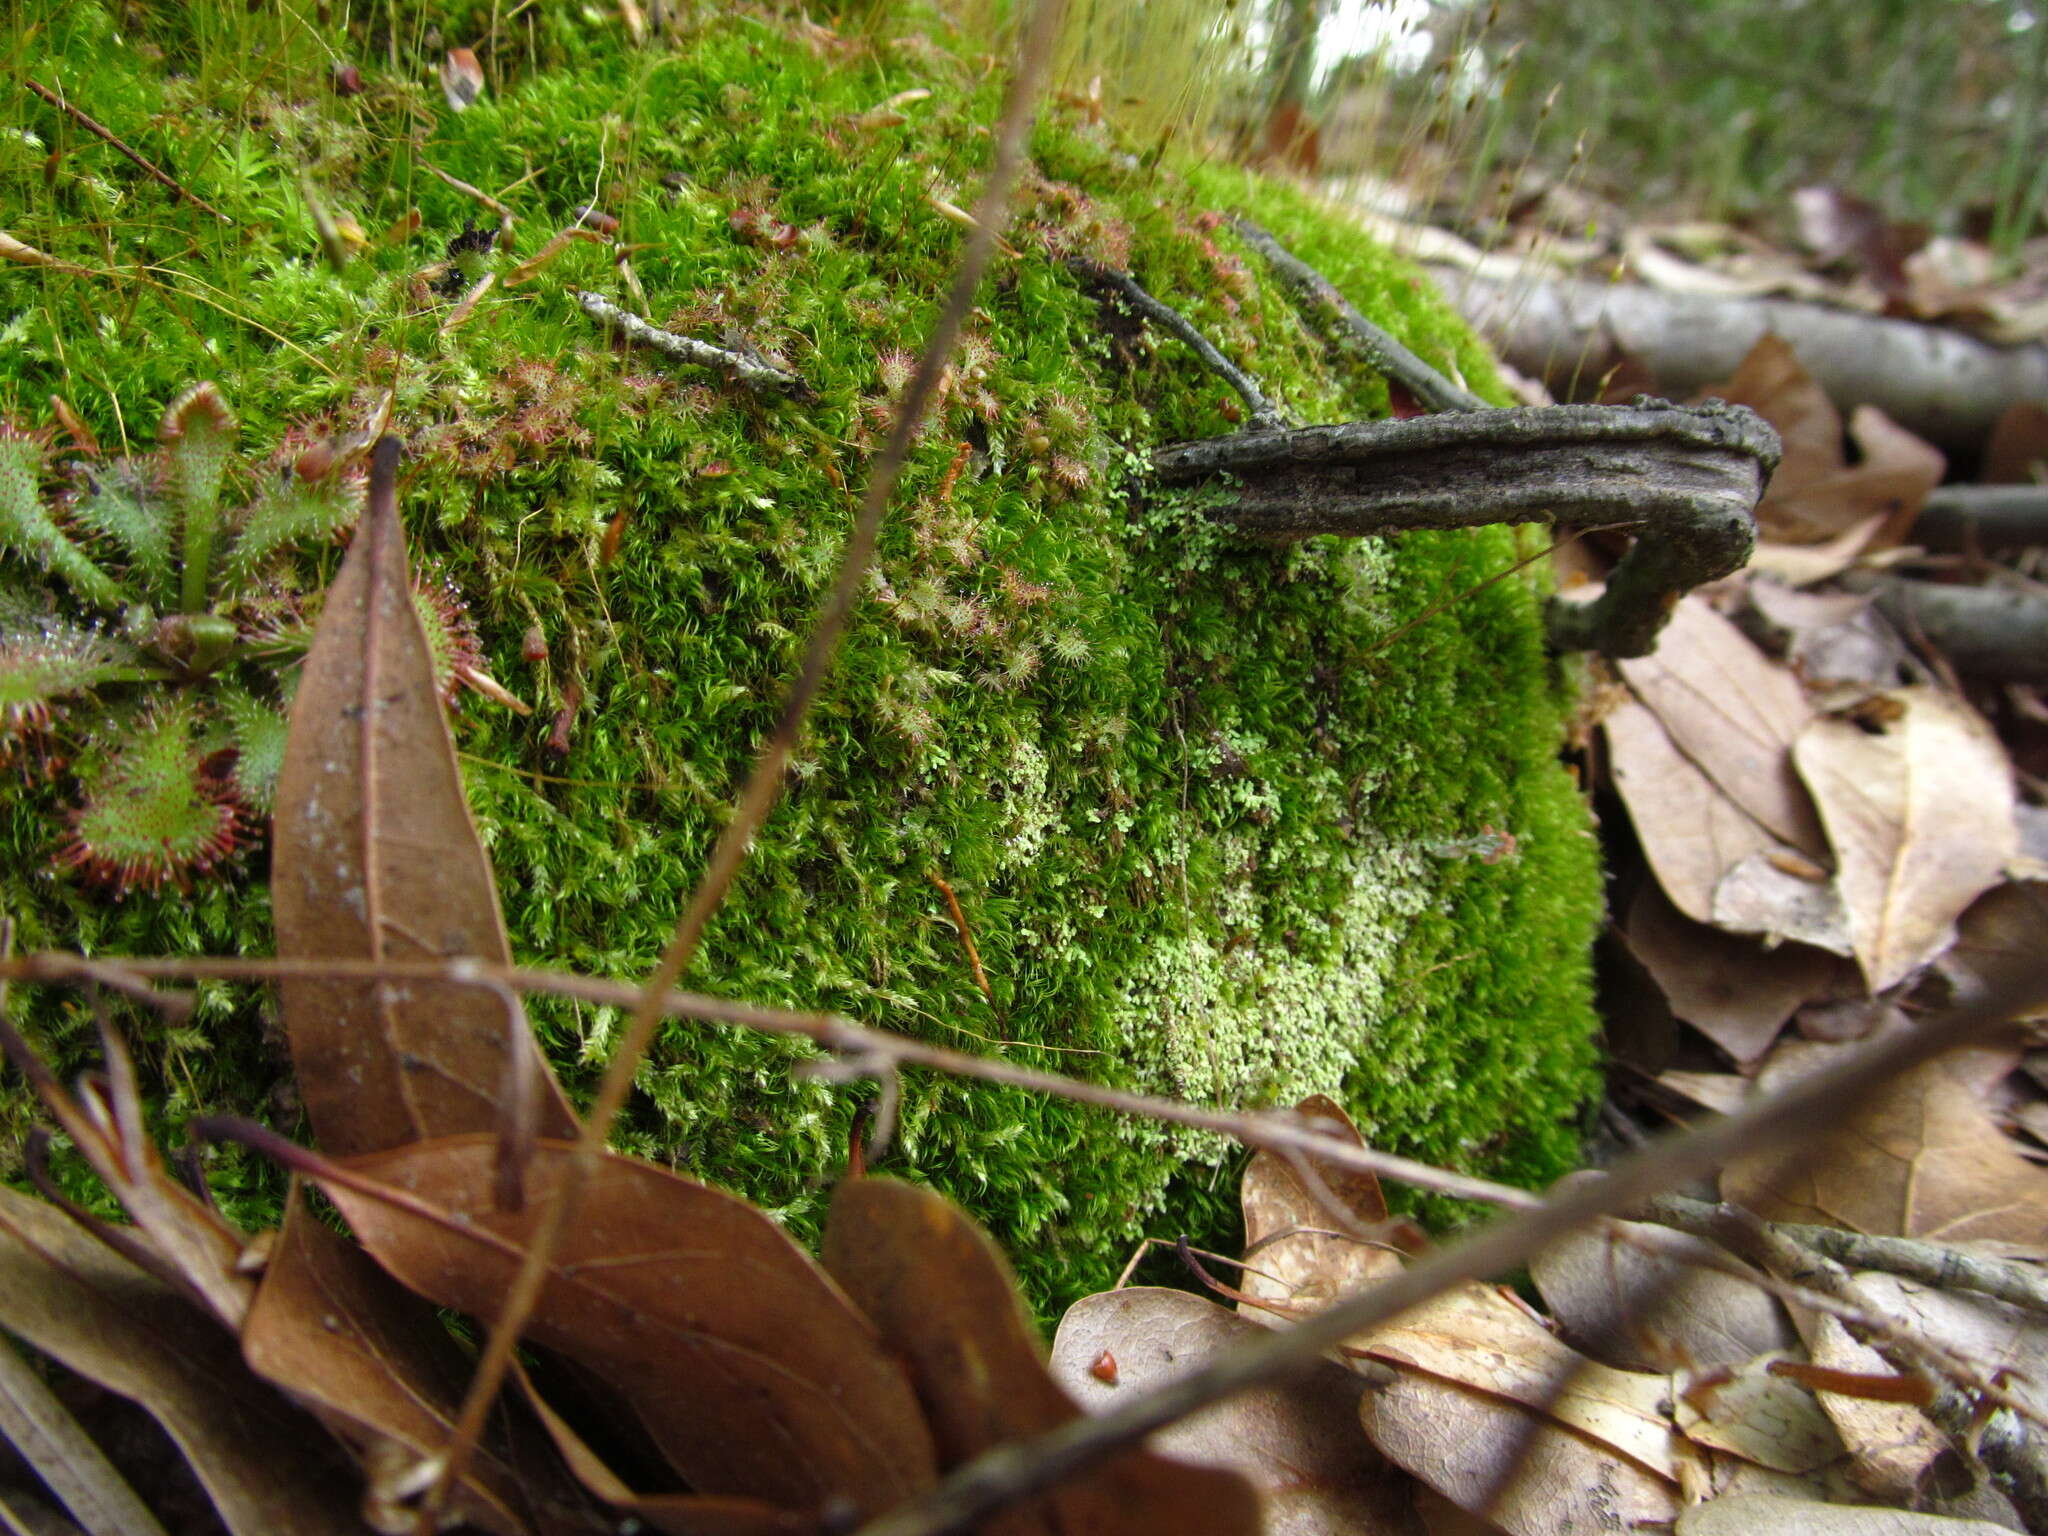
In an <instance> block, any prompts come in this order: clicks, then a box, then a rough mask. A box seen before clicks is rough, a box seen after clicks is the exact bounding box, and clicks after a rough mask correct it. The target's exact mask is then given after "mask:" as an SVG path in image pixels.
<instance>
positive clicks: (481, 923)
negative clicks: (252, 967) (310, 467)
mask: <svg viewBox="0 0 2048 1536" xmlns="http://www.w3.org/2000/svg"><path fill="white" fill-rule="evenodd" d="M397 472H398V442H397V440H396V439H395V438H389V437H387V438H385V439H383V440H382V441H381V442H380V443H379V444H378V445H377V449H376V454H375V458H374V460H373V462H372V466H371V480H370V501H369V508H368V510H367V512H366V513H365V514H364V519H363V523H362V526H361V527H360V528H358V529H357V532H356V537H355V542H354V544H353V545H352V546H351V547H350V549H349V555H348V559H347V560H346V561H345V562H343V565H342V568H341V573H340V575H339V576H337V577H336V579H335V582H334V586H333V587H332V589H331V590H330V591H329V592H328V595H327V602H326V607H325V609H324V611H323V612H322V615H321V620H320V626H319V630H318V632H317V633H316V635H315V638H314V641H313V649H312V652H311V654H309V655H308V656H307V658H306V667H305V675H304V678H303V680H302V681H301V682H300V684H299V691H298V695H297V697H296V699H295V700H294V702H293V705H292V723H291V735H290V738H289V741H288V744H287V746H286V748H285V757H284V767H283V770H282V772H281V774H280V775H279V778H278V787H277V806H278V809H277V820H276V836H275V843H274V850H273V853H272V856H271V900H272V903H273V905H274V907H275V911H276V923H277V947H278V953H279V954H280V955H284V956H294V955H299V956H318V957H321V958H335V957H343V956H347V957H360V958H362V959H366V960H372V961H377V960H387V959H391V960H412V959H421V958H448V957H453V956H468V957H473V958H475V959H478V960H482V961H484V962H486V963H490V964H495V965H505V964H509V963H510V959H511V955H510V950H509V947H508V945H507V942H506V938H505V925H504V921H503V919H502V918H501V917H500V916H499V913H498V896H497V887H496V885H495V884H494V883H493V881H492V877H491V866H490V862H489V860H488V859H487V858H486V857H485V854H484V851H483V845H482V844H481V843H480V842H479V841H478V839H477V835H476V827H475V825H474V823H472V822H471V820H470V816H469V806H468V802H467V801H466V800H465V799H464V798H463V793H462V778H461V773H460V770H459V769H458V768H457V766H456V760H455V746H454V743H453V741H452V740H451V739H450V737H449V734H448V725H447V721H446V719H445V718H444V717H443V715H442V711H441V703H440V699H439V696H438V693H437V690H436V687H435V683H434V671H433V662H432V658H431V656H430V654H429V652H428V650H427V639H426V634H425V632H424V631H423V630H422V629H421V627H420V621H419V616H418V614H417V613H416V612H415V611H414V608H413V600H412V583H411V580H410V578H409V577H408V575H407V572H406V559H405V535H404V530H403V529H402V528H401V527H400V526H399V521H398V496H397V485H396V477H397ZM281 990H282V993H283V998H284V1013H285V1024H286V1029H287V1031H288V1033H289V1035H290V1038H291V1048H292V1059H293V1062H294V1064H295V1065H296V1066H297V1068H298V1080H299V1085H300V1092H301V1093H302V1094H303V1095H304V1097H305V1103H306V1113H307V1115H308V1116H309V1117H310V1118H311V1120H312V1122H313V1130H314V1134H315V1135H316V1136H318V1137H319V1139H320V1143H321V1145H322V1146H324V1147H325V1148H326V1149H327V1150H328V1151H329V1152H332V1153H334V1154H336V1155H337V1156H349V1155H352V1154H355V1153H359V1152H375V1151H381V1150H382V1149H384V1148H386V1147H393V1146H398V1145H401V1144H403V1143H405V1142H409V1141H419V1140H423V1139H425V1138H427V1137H431V1136H449V1135H455V1134H458V1133H460V1132H463V1131H479V1130H488V1129H491V1128H493V1127H494V1126H495V1125H496V1124H497V1123H498V1120H497V1117H498V1108H497V1106H498V1102H499V1096H500V1092H501V1089H502V1087H503V1085H504V1083H505V1082H506V1081H507V1058H508V1052H510V1051H521V1052H527V1053H530V1054H531V1056H532V1058H533V1059H532V1061H531V1063H530V1066H531V1069H532V1075H533V1077H534V1079H535V1080H536V1081H537V1082H538V1083H539V1085H540V1094H541V1102H540V1104H539V1113H538V1117H537V1118H538V1129H539V1132H540V1134H542V1135H548V1136H558V1137H565V1138H566V1137H571V1136H574V1135H575V1134H576V1120H575V1117H574V1116H573V1115H572V1114H571V1113H570V1110H569V1107H568V1103H567V1101H566V1100H564V1099H563V1097H562V1093H561V1089H560V1088H559V1087H558V1086H557V1085H556V1084H555V1082H554V1079H553V1076H552V1074H550V1073H549V1072H548V1070H547V1067H546V1065H545V1064H544V1063H543V1062H542V1061H541V1059H540V1054H539V1048H538V1047H537V1046H536V1045H535V1044H534V1042H533V1040H532V1037H531V1035H530V1034H529V1033H528V1032H527V1030H526V1028H525V1021H524V1018H523V1016H522V1014H521V1011H520V1009H519V1007H518V1004H517V1002H516V1000H512V999H510V997H509V994H507V995H506V996H504V997H499V996H494V995H493V994H492V993H490V992H488V991H484V990H479V989H478V988H475V987H456V986H436V985H434V984H433V983H431V982H411V983H407V984H404V985H399V984H396V983H386V982H376V981H347V980H339V979H334V980H314V979H303V978H298V979H292V980H287V981H285V982H283V983H282V986H281Z"/></svg>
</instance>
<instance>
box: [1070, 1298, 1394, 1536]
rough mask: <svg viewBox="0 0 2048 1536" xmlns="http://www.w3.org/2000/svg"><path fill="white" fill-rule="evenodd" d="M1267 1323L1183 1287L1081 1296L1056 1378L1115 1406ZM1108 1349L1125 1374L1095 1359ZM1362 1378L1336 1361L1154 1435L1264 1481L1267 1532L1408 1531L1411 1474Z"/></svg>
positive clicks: (1186, 1456) (1160, 1443)
mask: <svg viewBox="0 0 2048 1536" xmlns="http://www.w3.org/2000/svg"><path fill="white" fill-rule="evenodd" d="M1259 1333H1260V1327H1259V1325H1258V1324H1257V1323H1255V1322H1254V1321H1253V1320H1252V1319H1251V1318H1250V1317H1248V1316H1240V1315H1238V1314H1237V1313H1234V1312H1232V1311H1230V1310H1228V1309H1227V1308H1224V1307H1220V1306H1218V1305H1217V1304H1216V1303H1214V1302H1212V1301H1208V1300H1205V1299H1204V1298H1202V1297H1200V1296H1192V1295H1190V1294H1188V1293H1187V1292H1186V1291H1168V1290H1160V1289H1155V1288H1153V1287H1149V1286H1132V1287H1130V1288H1128V1289H1125V1290H1120V1291H1101V1292H1098V1293H1097V1294H1095V1295H1093V1296H1084V1297H1082V1298H1081V1300H1079V1301H1077V1302H1075V1303H1074V1305H1073V1306H1071V1307H1069V1308H1068V1309H1067V1315H1066V1316H1065V1317H1064V1318H1062V1319H1061V1320H1060V1328H1059V1334H1058V1336H1057V1337H1056V1338H1055V1339H1054V1340H1053V1346H1052V1374H1053V1377H1054V1379H1055V1380H1057V1381H1058V1382H1059V1383H1060V1385H1061V1386H1063V1387H1065V1388H1066V1389H1067V1391H1068V1392H1069V1393H1071V1394H1072V1395H1073V1397H1074V1400H1075V1401H1076V1402H1078V1403H1079V1404H1080V1405H1081V1406H1082V1408H1084V1409H1086V1410H1087V1411H1088V1412H1090V1413H1107V1412H1108V1411H1109V1410H1110V1409H1112V1408H1116V1407H1119V1406H1121V1405H1122V1404H1123V1403H1125V1402H1126V1401H1128V1400H1129V1398H1130V1397H1131V1396H1132V1395H1133V1394H1134V1393H1139V1392H1146V1391H1150V1390H1152V1389H1153V1388H1156V1387H1160V1386H1164V1385H1165V1384H1166V1383H1167V1382H1169V1381H1173V1380H1175V1379H1176V1378H1178V1377H1180V1376H1184V1375H1186V1374H1187V1373H1188V1372H1190V1371H1192V1370H1195V1369H1197V1368H1198V1367H1200V1366H1202V1365H1204V1364H1206V1363H1208V1361H1209V1360H1210V1359H1211V1358H1212V1357H1213V1356H1215V1355H1216V1354H1217V1353H1219V1352H1220V1351H1222V1350H1225V1349H1228V1348H1229V1347H1231V1346H1232V1345H1234V1344H1238V1343H1242V1342H1243V1341H1244V1340H1245V1339H1247V1338H1255V1337H1257V1336H1259ZM1105 1352H1106V1353H1108V1354H1109V1355H1110V1356H1111V1358H1113V1359H1114V1360H1115V1361H1116V1367H1117V1379H1116V1381H1115V1382H1114V1383H1111V1382H1106V1381H1104V1380H1102V1379H1101V1377H1100V1376H1099V1375H1097V1374H1095V1373H1094V1372H1093V1371H1092V1370H1091V1369H1090V1367H1091V1366H1093V1365H1094V1363H1095V1362H1096V1361H1097V1360H1099V1359H1101V1357H1102V1356H1103V1354H1104V1353H1105ZM1363 1390H1364V1383H1363V1382H1362V1381H1360V1380H1359V1378H1358V1376H1357V1375H1356V1374H1355V1373H1353V1372H1351V1371H1347V1370H1346V1369H1344V1367H1342V1366H1340V1365H1337V1364H1335V1363H1334V1362H1331V1361H1324V1362H1321V1363H1319V1364H1318V1365H1317V1366H1316V1367H1315V1369H1314V1370H1313V1372H1312V1373H1311V1374H1309V1375H1306V1376H1301V1377H1297V1378H1295V1379H1292V1380H1290V1381H1288V1382H1287V1383H1286V1384H1285V1385H1282V1386H1269V1387H1260V1388H1257V1389H1256V1390H1254V1391H1250V1392H1240V1393H1238V1394H1237V1395H1236V1396H1234V1397H1232V1398H1229V1399H1228V1400H1226V1401H1224V1402H1222V1403H1218V1404H1216V1405H1215V1406H1214V1407H1211V1408H1206V1409H1204V1410H1203V1411H1202V1412H1200V1413H1198V1414H1195V1415H1193V1416H1192V1417H1190V1418H1186V1419H1182V1420H1181V1421H1180V1422H1179V1423H1177V1424H1173V1425H1170V1426H1168V1427H1167V1428H1166V1429H1163V1430H1161V1431H1159V1432H1158V1433H1157V1434H1155V1435H1154V1436H1153V1437H1152V1438H1151V1440H1150V1442H1149V1443H1150V1444H1151V1445H1152V1446H1153V1447H1155V1448H1156V1449H1157V1450H1158V1451H1159V1452H1160V1453H1161V1454H1162V1455H1166V1456H1173V1457H1176V1458H1178V1459H1179V1460H1182V1461H1187V1462H1192V1463H1194V1464H1196V1465H1198V1466H1211V1467H1226V1468H1229V1469H1230V1470H1232V1471H1234V1472H1237V1473H1239V1474H1240V1475H1241V1476H1243V1477H1244V1478H1246V1479H1247V1480H1248V1481H1249V1482H1250V1483H1251V1485H1252V1486H1253V1487H1254V1488H1256V1489H1258V1491H1259V1494H1260V1497H1261V1500H1262V1502H1263V1505H1264V1510H1265V1526H1264V1530H1265V1531H1266V1533H1267V1536H1411V1533H1419V1526H1418V1524H1417V1522H1416V1520H1415V1517H1414V1516H1413V1514H1412V1513H1411V1512H1410V1509H1409V1499H1408V1490H1409V1489H1410V1488H1411V1487H1412V1486H1413V1485H1412V1483H1411V1482H1410V1480H1409V1478H1408V1476H1407V1474H1406V1473H1404V1472H1402V1471H1400V1470H1399V1469H1398V1468H1395V1467H1391V1466H1389V1465H1388V1463H1387V1462H1386V1461H1385V1459H1384V1458H1382V1457H1381V1456H1380V1454H1379V1453H1378V1452H1377V1451H1375V1450H1374V1449H1373V1448H1372V1445H1371V1443H1370V1442H1369V1441H1368V1440H1367V1439H1366V1438H1365V1435H1364V1433H1363V1432H1362V1431H1361V1430H1360V1429H1359V1426H1358V1398H1359V1394H1360V1392H1362V1391H1363Z"/></svg>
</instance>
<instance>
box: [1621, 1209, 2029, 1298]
mask: <svg viewBox="0 0 2048 1536" xmlns="http://www.w3.org/2000/svg"><path fill="white" fill-rule="evenodd" d="M1718 1210H1719V1207H1717V1206H1714V1205H1710V1204H1708V1203H1707V1202H1706V1201H1704V1200H1689V1199H1687V1198H1686V1197H1685V1196H1683V1195H1658V1196H1656V1197H1654V1198H1653V1199H1649V1200H1645V1201H1644V1202H1643V1204H1642V1206H1641V1207H1640V1208H1639V1209H1638V1210H1637V1211H1636V1212H1634V1213H1633V1214H1636V1215H1638V1216H1640V1217H1641V1219H1642V1220H1644V1221H1654V1222H1658V1223H1660V1224H1662V1225H1664V1226H1667V1227H1676V1228H1678V1229H1679V1230H1680V1231H1682V1232H1692V1233H1695V1234H1700V1233H1706V1234H1709V1235H1711V1234H1712V1233H1713V1231H1714V1230H1715V1228H1714V1226H1713V1222H1714V1220H1715V1217H1716V1214H1717V1212H1718ZM1764 1225H1765V1226H1767V1227H1769V1228H1770V1229H1771V1230H1772V1231H1774V1232H1777V1233H1779V1234H1781V1235H1782V1236H1784V1237H1788V1238H1790V1239H1791V1240H1792V1241H1793V1242H1795V1243H1798V1244H1799V1245H1800V1246H1801V1247H1805V1248H1811V1249H1812V1250H1813V1251H1814V1252H1815V1253H1818V1254H1821V1255H1822V1256H1824V1257H1826V1258H1830V1259H1833V1260H1834V1261H1835V1262H1836V1263H1838V1264H1846V1265H1848V1266H1849V1268H1851V1269H1878V1270H1883V1271H1884V1272H1885V1273H1886V1274H1888V1275H1897V1276H1898V1277H1899V1278H1900V1279H1902V1280H1916V1281H1918V1282H1919V1283H1920V1284H1922V1285H1931V1286H1934V1287H1935V1288H1937V1289H1938V1290H1944V1291H1957V1290H1961V1291H1977V1292H1979V1293H1981V1294H1982V1295H1985V1296H1994V1297H1996V1298H1997V1299H1998V1300H2000V1301H2004V1302H2010V1303H2011V1304H2012V1305H2013V1306H2016V1307H2025V1308H2026V1309H2027V1310H2028V1311H2030V1312H2048V1275H2043V1274H2042V1273H2041V1271H2040V1270H2039V1269H2037V1268H2036V1267H2035V1266H2033V1265H2031V1264H2020V1263H2016V1262H2014V1261H2013V1260H2010V1259H1998V1258H1992V1257H1990V1256H1988V1255H1979V1254H1974V1253H1966V1252H1964V1251H1963V1250H1962V1249H1960V1248H1951V1247H1948V1246H1947V1245H1946V1244H1943V1243H1931V1242H1927V1241H1925V1240H1924V1239H1920V1238H1912V1237H1881V1236H1872V1235H1870V1234H1867V1233H1863V1232H1845V1231H1843V1230H1842V1229H1841V1228H1840V1227H1816V1226H1808V1225H1806V1224H1804V1223H1801V1222H1792V1221H1772V1222H1765V1223H1764Z"/></svg>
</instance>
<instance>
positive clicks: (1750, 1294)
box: [1529, 1222, 1798, 1371]
mask: <svg viewBox="0 0 2048 1536" xmlns="http://www.w3.org/2000/svg"><path fill="white" fill-rule="evenodd" d="M1615 1225H1616V1226H1618V1227H1619V1228H1620V1229H1621V1231H1622V1233H1623V1234H1628V1233H1641V1234H1642V1235H1644V1236H1645V1237H1648V1238H1655V1237H1658V1236H1660V1235H1661V1234H1663V1233H1664V1232H1665V1229H1663V1228H1656V1229H1647V1228H1644V1227H1642V1226H1641V1225H1640V1224H1639V1223H1636V1222H1617V1223H1616V1224H1615ZM1730 1262H1733V1259H1732V1256H1731V1259H1730ZM1529 1270H1530V1273H1531V1274H1532V1275H1533V1276H1534V1277H1535V1280H1536V1288H1537V1290H1538V1291H1539V1292H1540V1293H1541V1294H1542V1297H1543V1303H1544V1305H1545V1306H1547V1307H1549V1308H1550V1311H1551V1313H1552V1315H1553V1316H1555V1317H1556V1318H1557V1320H1558V1322H1559V1323H1560V1324H1562V1325H1563V1327H1564V1330H1565V1335H1566V1337H1568V1338H1569V1339H1571V1340H1572V1342H1574V1343H1575V1344H1577V1345H1579V1346H1580V1347H1581V1348H1583V1349H1585V1350H1587V1351H1589V1352H1590V1353H1591V1354H1592V1355H1594V1356H1595V1357H1596V1358H1597V1359H1600V1360H1604V1361H1606V1362H1607V1363H1608V1364H1609V1365H1615V1366H1619V1367H1621V1368H1622V1369H1623V1370H1631V1371H1670V1370H1672V1369H1674V1368H1676V1367H1678V1366H1680V1365H1691V1366H1694V1367H1706V1366H1714V1365H1739V1364H1741V1363H1742V1362H1743V1361H1745V1360H1749V1359H1752V1358H1754V1357H1755V1356H1757V1355H1760V1354H1764V1353H1766V1352H1767V1351H1770V1350H1774V1349H1785V1348H1788V1347H1790V1346H1791V1345H1792V1344H1794V1343H1795V1342H1797V1338H1798V1336H1797V1335H1796V1334H1795V1333H1794V1332H1793V1331H1792V1322H1791V1319H1790V1318H1788V1317H1786V1316H1785V1311H1784V1309H1783V1308H1782V1307H1780V1306H1779V1305H1778V1303H1777V1302H1776V1301H1775V1300H1774V1299H1772V1298H1771V1297H1770V1296H1769V1295H1767V1294H1765V1293H1764V1292H1763V1291H1760V1290H1758V1289H1757V1288H1756V1286H1754V1285H1751V1284H1749V1283H1748V1282H1746V1281H1743V1280H1738V1279H1737V1278H1735V1276H1733V1275H1726V1274H1720V1273H1717V1272H1715V1271H1714V1270H1711V1269H1704V1268H1701V1267H1699V1266H1698V1265H1694V1264H1689V1263H1686V1262H1684V1261H1683V1260H1681V1259H1678V1258H1676V1257H1674V1256H1672V1255H1671V1254H1670V1253H1668V1252H1667V1251H1665V1250H1664V1249H1663V1248H1662V1247H1658V1246H1650V1245H1647V1244H1636V1243H1630V1242H1624V1241H1621V1240H1620V1239H1619V1238H1617V1237H1612V1236H1609V1235H1608V1234H1607V1233H1605V1232H1600V1231H1595V1230H1593V1229H1591V1228H1585V1227H1581V1228H1579V1229H1578V1230H1576V1231H1573V1232H1570V1233H1567V1234H1566V1235H1565V1236H1563V1237H1561V1238H1559V1239H1558V1240H1557V1241H1556V1242H1554V1243H1552V1244H1551V1245H1550V1246H1549V1247H1547V1248H1545V1249H1543V1250H1542V1251H1541V1252H1540V1253H1538V1254H1537V1255H1536V1256H1535V1258H1533V1259H1531V1260H1530V1261H1529Z"/></svg>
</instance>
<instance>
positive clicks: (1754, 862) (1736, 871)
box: [1713, 847, 1856, 955]
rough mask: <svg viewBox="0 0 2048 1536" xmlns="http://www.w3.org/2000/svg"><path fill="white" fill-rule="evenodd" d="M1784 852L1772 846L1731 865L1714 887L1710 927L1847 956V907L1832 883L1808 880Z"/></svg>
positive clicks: (1794, 859) (1850, 946)
mask: <svg viewBox="0 0 2048 1536" xmlns="http://www.w3.org/2000/svg"><path fill="white" fill-rule="evenodd" d="M1788 855H1790V850H1788V849H1784V848H1782V847H1779V848H1772V849H1770V850H1767V851H1765V852H1762V853H1752V854H1750V855H1749V856H1748V857H1747V858H1744V859H1742V860H1740V861H1739V862H1737V864H1736V865H1735V867H1734V868H1733V869H1731V870H1729V871H1728V873H1727V874H1725V875H1723V876H1722V877H1721V879H1720V882H1719V883H1718V884H1717V885H1715V887H1714V899H1713V913H1714V926H1715V927H1716V928H1724V929H1726V930H1727V931H1728V932H1730V933H1753V934H1757V935H1759V936H1760V937H1762V938H1764V939H1765V940H1767V941H1770V942H1773V943H1776V942H1779V941H1785V942H1789V943H1796V944H1806V945H1810V946H1812V947H1813V948H1815V949H1824V950H1826V951H1827V952H1828V953H1830V954H1835V955H1853V954H1855V952H1856V945H1855V942H1854V941H1853V940H1852V939H1851V938H1850V937H1849V909H1848V907H1847V906H1846V905H1845V904H1844V903H1843V901H1842V893H1841V891H1840V890H1839V889H1837V887H1836V885H1835V882H1834V881H1833V880H1830V879H1827V878H1825V877H1823V878H1821V879H1818V880H1816V879H1813V878H1811V877H1810V876H1809V875H1808V874H1806V873H1805V872H1803V871H1801V870H1800V869H1799V866H1798V862H1797V860H1798V856H1797V855H1790V856H1789V857H1788Z"/></svg>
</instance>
